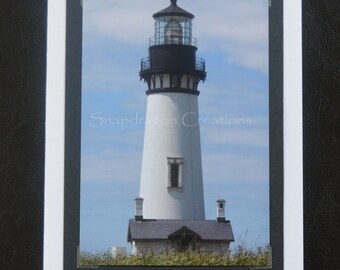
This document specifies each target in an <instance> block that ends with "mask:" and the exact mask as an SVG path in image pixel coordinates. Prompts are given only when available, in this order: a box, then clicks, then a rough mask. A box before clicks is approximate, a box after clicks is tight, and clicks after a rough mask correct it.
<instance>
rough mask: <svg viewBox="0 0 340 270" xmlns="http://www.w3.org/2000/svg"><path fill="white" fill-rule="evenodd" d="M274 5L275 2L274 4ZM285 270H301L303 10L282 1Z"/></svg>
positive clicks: (298, 0) (291, 1)
mask: <svg viewBox="0 0 340 270" xmlns="http://www.w3.org/2000/svg"><path fill="white" fill-rule="evenodd" d="M274 1H275V0H274ZM283 14H284V18H283V21H284V27H283V29H284V60H283V61H284V83H283V85H284V98H283V101H284V211H283V213H284V266H285V267H284V269H285V270H288V269H289V270H301V269H303V163H302V162H303V144H302V130H303V127H302V9H301V0H286V1H284V9H283Z"/></svg>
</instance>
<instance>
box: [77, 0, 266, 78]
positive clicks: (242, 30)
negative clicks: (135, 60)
mask: <svg viewBox="0 0 340 270" xmlns="http://www.w3.org/2000/svg"><path fill="white" fill-rule="evenodd" d="M192 3H193V2H192V0H190V1H189V0H182V1H179V2H178V5H179V6H181V7H182V8H184V9H186V10H188V11H189V12H191V13H193V14H195V15H196V18H195V19H194V21H193V22H194V26H193V27H194V28H193V31H194V36H196V37H198V38H199V49H200V51H201V52H216V51H220V52H221V53H223V54H224V58H225V59H226V61H228V62H234V63H237V64H239V65H241V66H244V67H247V68H251V69H255V70H258V71H260V72H263V73H267V72H268V65H267V62H268V15H267V13H268V7H267V5H268V2H267V0H258V1H254V0H229V1H228V0H214V1H195V4H194V5H193V4H192ZM168 4H169V1H165V0H164V1H159V0H148V1H144V0H124V1H123V0H120V1H117V0H106V1H103V0H101V1H85V3H84V19H85V20H84V30H85V31H84V33H85V36H86V35H89V36H91V37H92V38H93V39H101V38H104V39H110V40H113V41H119V42H123V43H126V44H134V45H142V46H146V44H147V42H148V38H149V37H151V36H152V35H153V27H154V24H153V18H152V14H153V13H155V12H157V11H159V10H161V9H163V8H165V7H166V6H167V5H168Z"/></svg>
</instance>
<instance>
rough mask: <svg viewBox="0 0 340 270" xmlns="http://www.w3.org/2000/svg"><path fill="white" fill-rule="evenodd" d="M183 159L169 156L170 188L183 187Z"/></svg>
mask: <svg viewBox="0 0 340 270" xmlns="http://www.w3.org/2000/svg"><path fill="white" fill-rule="evenodd" d="M182 180H183V159H182V158H170V157H168V189H182V187H183V181H182Z"/></svg>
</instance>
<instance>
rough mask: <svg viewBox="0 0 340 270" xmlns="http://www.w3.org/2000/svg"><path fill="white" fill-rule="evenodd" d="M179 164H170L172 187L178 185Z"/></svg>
mask: <svg viewBox="0 0 340 270" xmlns="http://www.w3.org/2000/svg"><path fill="white" fill-rule="evenodd" d="M178 176H179V165H178V164H170V182H171V187H178Z"/></svg>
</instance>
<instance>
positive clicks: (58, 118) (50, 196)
mask: <svg viewBox="0 0 340 270" xmlns="http://www.w3.org/2000/svg"><path fill="white" fill-rule="evenodd" d="M65 56H66V0H49V1H48V19H47V77H46V80H47V81H46V143H45V206H44V207H45V209H44V261H43V269H45V270H63V268H64V265H63V264H64V258H63V257H64V157H65V147H64V143H65V64H66V57H65Z"/></svg>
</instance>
